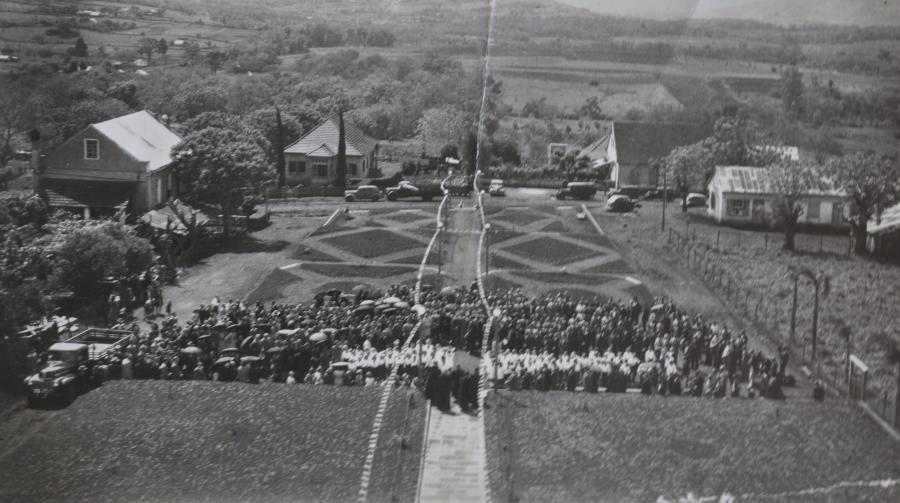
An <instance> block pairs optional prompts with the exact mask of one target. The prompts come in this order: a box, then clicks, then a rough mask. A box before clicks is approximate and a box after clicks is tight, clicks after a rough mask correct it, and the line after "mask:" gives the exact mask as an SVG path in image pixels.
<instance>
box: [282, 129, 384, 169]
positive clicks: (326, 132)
mask: <svg viewBox="0 0 900 503" xmlns="http://www.w3.org/2000/svg"><path fill="white" fill-rule="evenodd" d="M344 132H345V142H346V145H347V149H346V159H347V177H348V178H354V177H363V176H365V175H366V173H367V172H368V170H369V169H370V168H374V167H377V162H378V160H377V156H378V141H377V140H375V139H373V138H370V137H369V136H367V135H366V134H365V133H363V132H362V130H360V129H359V128H357V127H356V126H354V125H353V124H350V123H349V122H347V120H346V119H345V120H344ZM339 142H340V127H339V125H338V118H337V116H332V117H329V118H327V119H325V120H324V121H322V122H320V123H319V124H318V125H317V126H316V127H314V128H312V129H310V130H309V131H308V132H307V133H306V134H304V135H303V136H301V137H300V139H299V140H297V141H295V142H294V143H292V144H290V145H288V146H287V148H285V149H284V158H285V163H286V173H285V181H286V182H287V184H288V185H298V184H303V185H330V184H333V183H334V181H335V179H336V178H337V176H336V172H337V153H338V143H339Z"/></svg>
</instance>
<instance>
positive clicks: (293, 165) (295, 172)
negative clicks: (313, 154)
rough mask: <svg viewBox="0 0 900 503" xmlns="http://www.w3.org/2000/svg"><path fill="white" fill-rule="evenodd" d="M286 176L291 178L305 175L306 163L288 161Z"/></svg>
mask: <svg viewBox="0 0 900 503" xmlns="http://www.w3.org/2000/svg"><path fill="white" fill-rule="evenodd" d="M288 174H289V175H291V176H300V175H304V174H306V162H304V161H288Z"/></svg>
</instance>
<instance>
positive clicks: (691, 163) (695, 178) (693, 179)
mask: <svg viewBox="0 0 900 503" xmlns="http://www.w3.org/2000/svg"><path fill="white" fill-rule="evenodd" d="M711 155H712V153H711V152H710V151H708V150H707V149H705V148H704V147H703V144H702V143H695V144H693V145H688V146H685V147H676V148H675V149H674V150H672V152H671V153H670V154H669V155H668V156H666V157H665V158H664V159H663V160H662V161H661V163H660V164H661V166H662V168H663V169H664V170H666V173H665V178H666V184H667V185H671V187H672V190H673V192H674V194H675V196H677V197H679V198H681V211H682V212H687V196H688V194H690V193H691V192H692V191H693V190H696V189H697V188H698V187H700V186H702V185H703V183H704V182H705V181H706V173H707V170H708V169H709V165H710V164H713V163H712V162H711V160H710V159H709V158H708V157H709V156H711Z"/></svg>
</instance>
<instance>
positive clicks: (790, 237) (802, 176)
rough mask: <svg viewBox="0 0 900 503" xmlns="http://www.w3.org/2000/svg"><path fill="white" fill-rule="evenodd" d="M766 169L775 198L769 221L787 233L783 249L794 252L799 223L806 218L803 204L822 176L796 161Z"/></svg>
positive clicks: (770, 188)
mask: <svg viewBox="0 0 900 503" xmlns="http://www.w3.org/2000/svg"><path fill="white" fill-rule="evenodd" d="M765 169H766V170H767V176H768V180H769V191H770V192H771V193H772V194H774V195H775V197H774V199H773V200H772V214H771V215H770V217H771V219H772V221H773V223H775V224H776V225H779V226H780V227H781V228H782V229H783V230H784V245H783V248H784V249H785V250H788V251H794V236H795V235H796V233H797V221H798V220H799V219H800V216H801V215H803V203H804V201H806V200H807V199H808V197H807V196H808V194H809V189H810V187H812V186H813V182H814V181H815V180H816V179H817V178H818V177H819V174H818V173H816V172H815V170H814V169H813V168H812V167H811V166H809V165H806V164H801V163H798V162H795V161H781V162H777V163H775V164H772V165H771V166H769V167H768V168H765Z"/></svg>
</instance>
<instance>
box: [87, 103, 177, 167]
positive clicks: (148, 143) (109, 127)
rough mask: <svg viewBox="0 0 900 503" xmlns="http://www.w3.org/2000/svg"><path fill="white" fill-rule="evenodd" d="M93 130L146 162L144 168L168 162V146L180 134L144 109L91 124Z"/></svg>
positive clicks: (170, 160) (169, 156)
mask: <svg viewBox="0 0 900 503" xmlns="http://www.w3.org/2000/svg"><path fill="white" fill-rule="evenodd" d="M94 129H96V130H97V131H99V132H100V133H101V134H103V136H106V137H107V138H109V139H110V141H112V142H113V143H115V144H116V145H118V146H119V148H121V149H122V150H124V151H126V152H128V153H129V154H130V155H131V156H132V157H134V158H135V159H137V160H139V161H143V162H146V163H147V170H148V171H155V170H157V169H159V168H162V167H164V166H166V165H167V164H169V163H170V162H172V157H171V153H172V147H174V146H175V145H178V144H179V143H180V142H181V137H180V136H178V135H177V134H175V133H174V132H172V130H171V129H169V128H167V127H166V126H165V125H164V124H163V123H161V122H159V121H158V120H156V118H155V117H153V116H152V115H150V113H148V112H147V111H144V110H142V111H140V112H135V113H133V114H128V115H123V116H121V117H116V118H115V119H110V120H108V121H105V122H101V123H99V124H94Z"/></svg>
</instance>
